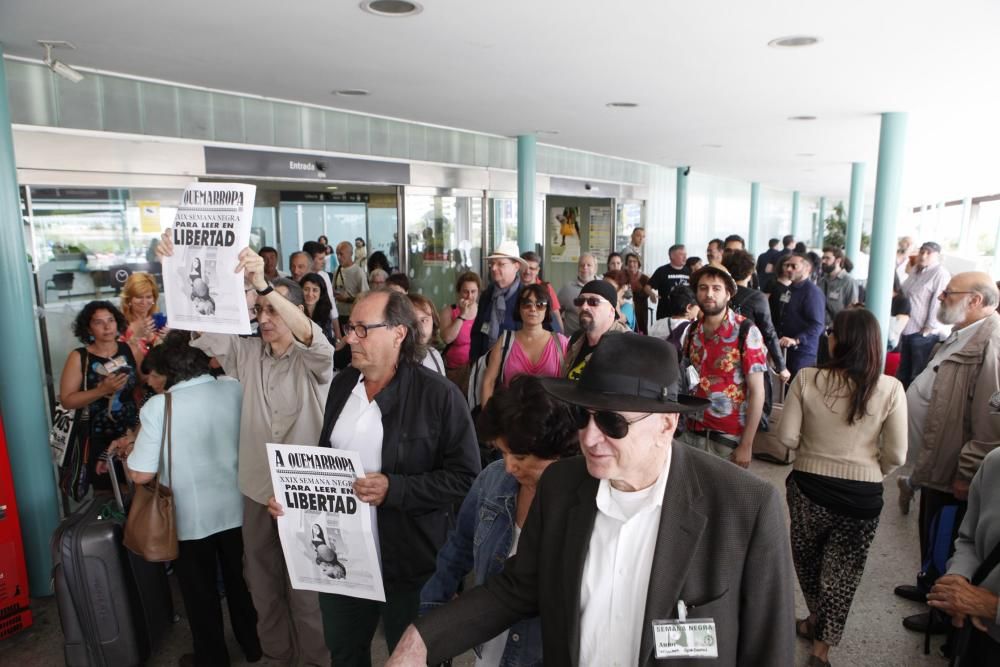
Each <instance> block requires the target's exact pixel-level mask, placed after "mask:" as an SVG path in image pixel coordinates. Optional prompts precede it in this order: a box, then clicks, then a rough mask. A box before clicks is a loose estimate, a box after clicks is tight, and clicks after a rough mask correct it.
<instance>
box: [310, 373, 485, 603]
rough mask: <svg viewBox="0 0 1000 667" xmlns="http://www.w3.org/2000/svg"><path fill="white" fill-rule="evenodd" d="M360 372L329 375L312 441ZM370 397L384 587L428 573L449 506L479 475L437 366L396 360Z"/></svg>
mask: <svg viewBox="0 0 1000 667" xmlns="http://www.w3.org/2000/svg"><path fill="white" fill-rule="evenodd" d="M360 377H361V372H360V371H358V370H357V369H356V368H348V369H346V370H343V371H341V372H339V373H337V375H336V377H334V378H333V382H332V383H331V384H330V393H329V394H328V395H327V400H326V410H325V412H324V413H323V431H322V433H321V435H320V438H319V446H320V447H329V446H330V434H331V433H332V432H333V426H334V424H335V423H336V421H337V417H338V416H339V415H340V413H341V411H342V410H343V409H344V405H345V404H346V403H347V399H348V397H350V395H351V392H352V391H353V390H354V387H355V386H356V385H357V384H358V379H359V378H360ZM375 402H376V403H377V404H378V407H379V410H381V411H382V473H383V474H385V475H386V476H387V477H388V478H389V491H388V494H387V495H386V498H385V502H383V503H382V505H380V506H379V508H378V532H379V546H380V548H381V552H382V580H383V582H384V583H385V588H386V590H387V591H394V590H412V589H414V588H420V587H421V586H422V585H423V584H424V582H425V581H427V579H429V578H430V576H431V575H432V574H434V568H435V567H436V559H437V552H438V550H439V549H440V548H441V547H442V546H443V545H444V543H445V539H446V538H447V536H448V527H449V513H450V511H451V508H452V506H454V505H457V504H459V503H461V502H462V499H463V498H465V494H466V493H468V491H469V488H470V487H471V486H472V482H473V481H475V479H476V476H477V475H478V474H479V471H480V462H479V444H478V442H477V440H476V432H475V428H474V427H473V425H472V417H470V415H469V408H468V406H467V405H466V403H465V397H463V396H462V394H461V392H459V390H458V387H456V386H455V385H454V384H453V383H452V382H451V381H450V380H448V379H447V378H445V377H444V376H443V375H441V374H440V373H434V372H432V371H430V370H428V369H426V368H424V367H422V366H417V365H414V364H410V363H406V362H401V363H400V364H399V368H398V369H397V371H396V375H395V376H394V377H393V379H392V381H391V382H389V384H388V386H386V387H385V388H384V389H383V390H382V391H380V392H379V393H378V394H376V395H375Z"/></svg>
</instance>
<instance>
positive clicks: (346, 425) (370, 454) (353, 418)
mask: <svg viewBox="0 0 1000 667" xmlns="http://www.w3.org/2000/svg"><path fill="white" fill-rule="evenodd" d="M382 435H383V433H382V410H381V409H380V408H379V407H378V403H376V402H375V401H369V400H368V392H366V391H365V378H364V376H362V377H359V378H358V383H357V384H356V385H354V389H353V390H352V391H351V395H350V396H348V398H347V402H346V403H345V404H344V409H343V410H341V411H340V416H338V417H337V422H336V423H335V424H334V425H333V431H332V432H331V433H330V446H331V447H333V448H334V449H348V450H351V451H354V452H359V453H360V454H361V465H362V467H363V468H364V469H365V472H366V473H369V472H381V471H382ZM371 513H372V532H373V533H374V535H375V547H376V553H380V552H381V551H380V549H379V539H378V511H377V508H376V507H375V505H372V506H371Z"/></svg>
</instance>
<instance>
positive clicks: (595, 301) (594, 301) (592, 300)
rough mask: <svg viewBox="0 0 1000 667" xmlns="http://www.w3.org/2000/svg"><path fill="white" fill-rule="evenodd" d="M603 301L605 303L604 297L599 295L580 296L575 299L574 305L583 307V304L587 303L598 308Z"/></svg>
mask: <svg viewBox="0 0 1000 667" xmlns="http://www.w3.org/2000/svg"><path fill="white" fill-rule="evenodd" d="M602 303H604V299H602V298H601V297H599V296H578V297H576V298H575V299H573V305H574V306H576V307H577V308H582V307H583V304H587V305H588V306H590V307H591V308H597V307H598V306H599V305H601V304H602Z"/></svg>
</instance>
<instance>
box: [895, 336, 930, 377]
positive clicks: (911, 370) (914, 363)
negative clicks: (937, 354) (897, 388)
mask: <svg viewBox="0 0 1000 667" xmlns="http://www.w3.org/2000/svg"><path fill="white" fill-rule="evenodd" d="M937 343H938V336H937V334H931V335H929V336H924V335H923V334H921V333H920V332H919V331H918V332H917V333H914V334H906V335H905V336H900V337H899V368H898V369H897V370H896V379H897V380H899V381H900V382H902V383H903V388H904V389H906V388H908V387H909V386H910V383H911V382H913V380H914V379H916V377H917V376H918V375H920V374H921V373H922V372H923V370H924V368H926V367H927V362H929V361H930V360H931V352H932V351H933V350H934V346H935V345H937Z"/></svg>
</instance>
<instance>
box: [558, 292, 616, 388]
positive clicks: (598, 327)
mask: <svg viewBox="0 0 1000 667" xmlns="http://www.w3.org/2000/svg"><path fill="white" fill-rule="evenodd" d="M573 305H574V306H576V310H577V313H578V317H579V321H580V329H579V330H578V331H577V332H576V333H575V334H573V337H572V338H570V339H569V349H568V350H567V351H566V357H565V359H564V361H563V373H562V374H563V375H564V376H565V377H568V378H569V379H570V380H578V379H580V374H581V373H582V372H583V369H584V367H585V366H586V365H587V360H588V359H590V355H591V354H593V352H594V350H595V349H596V348H597V345H598V343H600V342H601V339H603V338H604V335H605V334H608V333H625V332H628V331H629V328H628V326H627V325H626V324H625V323H624V322H622V321H621V320H619V319H618V292H617V291H616V290H615V288H614V287H613V286H612V285H611V283H609V282H608V281H606V280H591V281H590V282H589V283H587V284H586V285H584V286H583V287H582V288H581V289H580V294H579V295H578V296H577V297H576V298H575V299H573Z"/></svg>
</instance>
